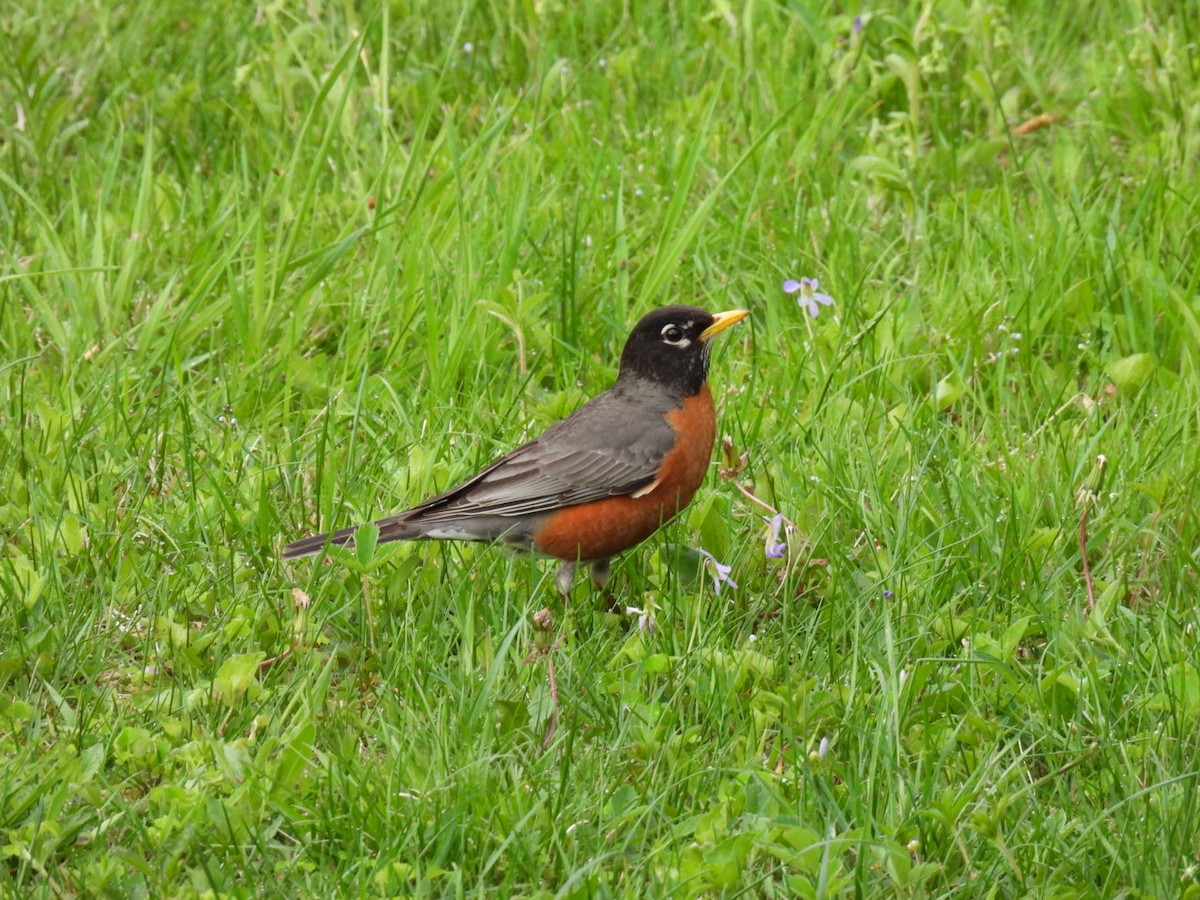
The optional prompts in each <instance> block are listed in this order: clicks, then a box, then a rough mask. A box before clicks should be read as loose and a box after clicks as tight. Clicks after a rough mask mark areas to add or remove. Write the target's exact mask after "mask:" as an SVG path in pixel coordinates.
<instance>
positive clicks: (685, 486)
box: [533, 384, 717, 562]
mask: <svg viewBox="0 0 1200 900" xmlns="http://www.w3.org/2000/svg"><path fill="white" fill-rule="evenodd" d="M666 420H667V422H669V423H670V425H671V427H672V428H673V429H675V432H676V433H677V435H678V438H677V440H676V442H675V448H674V449H673V450H672V451H671V452H670V453H668V454H667V456H666V458H665V459H664V460H663V463H662V467H661V468H660V469H659V472H658V478H657V479H655V481H654V482H652V483H651V485H647V487H645V488H642V489H641V490H642V491H645V493H641V491H639V492H635V493H641V496H635V495H634V494H626V495H623V496H620V497H610V498H608V499H606V500H599V501H597V502H595V503H584V504H581V505H579V506H569V507H567V508H566V509H563V510H562V511H560V512H557V513H555V514H554V515H553V516H551V517H550V518H549V519H548V520H547V521H546V523H545V524H544V525H543V526H542V527H541V528H539V529H538V531H537V534H536V535H534V540H533V543H534V546H535V547H537V549H538V550H540V551H541V552H543V553H545V554H547V555H549V556H556V557H558V558H559V559H564V560H570V561H575V560H579V561H585V562H588V561H593V560H599V559H608V558H609V557H610V556H614V555H616V554H617V553H620V552H622V551H623V550H628V549H629V548H630V547H633V546H635V545H636V544H639V543H641V542H642V541H644V540H645V539H646V538H648V537H650V535H652V534H654V532H655V531H657V530H658V528H659V527H660V526H661V525H663V524H665V523H666V522H669V521H670V520H671V519H672V518H673V517H674V516H675V514H676V513H678V512H679V511H680V510H681V509H683V508H684V507H686V506H687V505H688V504H689V503H691V502H692V496H693V495H694V494H695V493H696V490H697V489H698V488H699V487H700V484H701V483H702V482H703V481H704V476H705V475H706V474H707V473H708V465H709V461H710V460H711V458H712V446H713V441H714V440H715V439H716V434H717V421H716V411H715V409H714V408H713V400H712V393H711V392H710V391H709V389H708V385H707V384H706V385H704V387H702V388H701V389H700V392H699V393H698V394H696V395H695V396H693V397H688V398H686V399H685V400H684V401H683V405H682V406H680V407H678V408H676V409H673V410H671V411H670V412H669V413H667V415H666Z"/></svg>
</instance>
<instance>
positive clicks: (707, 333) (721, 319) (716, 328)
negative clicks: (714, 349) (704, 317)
mask: <svg viewBox="0 0 1200 900" xmlns="http://www.w3.org/2000/svg"><path fill="white" fill-rule="evenodd" d="M748 315H750V310H748V309H731V310H728V311H726V312H719V313H714V314H713V323H712V324H711V325H709V326H708V327H707V328H705V329H704V330H703V331H702V332H700V341H701V343H708V342H709V341H710V340H712V339H713V338H714V337H716V336H717V335H718V334H720V333H721V332H722V331H724V330H725V329H726V328H728V327H729V326H730V325H736V324H737V323H738V322H740V321H742V319H744V318H746V316H748Z"/></svg>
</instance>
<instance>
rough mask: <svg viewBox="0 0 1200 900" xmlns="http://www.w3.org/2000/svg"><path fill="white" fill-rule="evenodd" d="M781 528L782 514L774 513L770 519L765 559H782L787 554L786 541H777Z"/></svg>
mask: <svg viewBox="0 0 1200 900" xmlns="http://www.w3.org/2000/svg"><path fill="white" fill-rule="evenodd" d="M782 527H783V513H776V514H775V517H774V518H772V519H771V522H770V528H771V533H770V534H768V535H767V559H782V558H783V554H785V553H786V552H787V541H781V540H780V539H779V529H780V528H782Z"/></svg>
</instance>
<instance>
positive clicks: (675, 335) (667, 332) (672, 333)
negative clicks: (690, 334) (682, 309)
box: [662, 325, 690, 344]
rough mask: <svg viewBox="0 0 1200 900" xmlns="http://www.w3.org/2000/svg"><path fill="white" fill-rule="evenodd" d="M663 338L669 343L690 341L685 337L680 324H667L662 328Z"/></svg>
mask: <svg viewBox="0 0 1200 900" xmlns="http://www.w3.org/2000/svg"><path fill="white" fill-rule="evenodd" d="M662 338H663V340H664V341H666V342H667V343H668V344H687V343H690V342H689V341H688V339H687V338H686V337H684V334H683V329H682V328H680V327H679V326H678V325H667V326H665V327H664V328H663V330H662Z"/></svg>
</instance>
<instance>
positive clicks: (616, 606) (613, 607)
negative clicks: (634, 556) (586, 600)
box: [592, 559, 625, 616]
mask: <svg viewBox="0 0 1200 900" xmlns="http://www.w3.org/2000/svg"><path fill="white" fill-rule="evenodd" d="M610 575H612V561H611V560H608V559H598V560H596V561H595V562H594V563H592V585H593V586H594V587H595V588H596V590H598V591H599V592H600V594H601V596H603V597H604V602H605V603H607V604H608V611H609V612H611V613H616V614H617V615H618V616H624V615H625V610H624V609H622V608H621V604H620V603H619V602H618V601H617V598H616V595H615V594H613V592H612V591H610V590H609V589H608V588H607V587H606V585H607V584H608V577H609V576H610Z"/></svg>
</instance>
